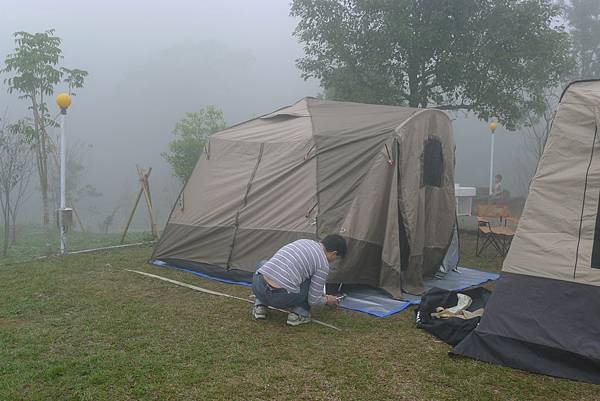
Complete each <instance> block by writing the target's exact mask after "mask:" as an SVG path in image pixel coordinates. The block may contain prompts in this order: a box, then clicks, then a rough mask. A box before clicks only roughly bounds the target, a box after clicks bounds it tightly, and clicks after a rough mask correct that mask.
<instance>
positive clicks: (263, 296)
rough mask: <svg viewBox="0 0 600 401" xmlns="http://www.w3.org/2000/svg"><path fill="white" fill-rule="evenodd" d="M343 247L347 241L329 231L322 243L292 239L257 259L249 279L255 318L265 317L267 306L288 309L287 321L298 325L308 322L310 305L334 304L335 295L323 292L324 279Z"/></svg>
mask: <svg viewBox="0 0 600 401" xmlns="http://www.w3.org/2000/svg"><path fill="white" fill-rule="evenodd" d="M346 250H347V247H346V240H345V239H344V238H342V237H341V236H339V235H336V234H332V235H328V236H326V237H325V238H324V239H323V240H322V241H321V242H317V241H313V240H310V239H300V240H297V241H294V242H292V243H290V244H287V245H285V246H284V247H282V248H281V249H279V250H278V251H277V252H276V253H275V255H273V257H272V258H271V259H269V260H267V261H266V262H265V261H261V262H259V263H258V265H257V266H256V267H257V269H256V273H255V274H254V278H253V280H252V291H254V295H255V296H256V301H255V303H254V309H253V312H254V317H255V318H256V319H265V318H266V317H267V307H268V306H272V307H275V308H281V309H289V310H291V312H290V314H289V315H288V319H287V324H289V325H291V326H297V325H299V324H303V323H308V322H310V307H311V306H322V305H332V306H333V305H337V304H338V300H337V298H336V297H334V296H332V295H326V294H325V282H326V281H327V276H328V275H329V264H330V263H333V262H334V261H335V260H336V258H337V257H338V256H340V257H344V255H346Z"/></svg>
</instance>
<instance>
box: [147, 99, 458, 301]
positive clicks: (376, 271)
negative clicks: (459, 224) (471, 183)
mask: <svg viewBox="0 0 600 401" xmlns="http://www.w3.org/2000/svg"><path fill="white" fill-rule="evenodd" d="M431 137H435V138H437V139H438V140H439V141H440V143H442V145H443V151H442V153H443V155H442V156H440V157H441V158H443V163H444V166H445V167H444V175H443V177H442V180H441V183H440V185H439V187H435V188H432V187H430V186H428V185H422V181H423V180H422V175H423V174H422V173H423V163H422V158H423V149H424V143H425V141H426V140H427V139H428V138H431ZM390 161H391V162H390ZM453 170H454V142H453V139H452V132H451V128H450V121H449V119H448V117H447V116H446V115H445V114H444V113H442V112H439V111H433V110H424V111H423V110H418V109H410V108H402V107H392V106H379V105H364V104H358V103H347V102H332V101H323V100H318V99H303V100H301V101H299V102H297V103H296V104H294V105H292V106H289V107H285V108H282V109H279V110H277V111H275V112H273V113H270V114H268V115H265V116H262V117H259V118H256V119H253V120H250V121H247V122H244V123H241V124H238V125H235V126H233V127H230V128H228V129H226V130H225V131H223V132H220V133H217V134H215V135H213V136H211V138H210V143H209V146H208V149H207V152H206V153H205V154H203V155H201V157H200V159H199V161H198V164H197V165H196V168H195V169H194V172H193V173H192V176H191V177H190V179H189V180H188V182H187V184H186V186H185V188H184V190H183V191H182V194H181V196H180V198H179V200H178V202H177V205H176V206H175V207H174V209H173V211H172V214H171V216H170V218H169V221H168V223H167V226H166V228H165V231H164V233H163V236H162V237H161V239H160V241H159V243H158V244H157V246H156V248H155V252H154V255H153V258H155V259H162V260H171V261H178V262H177V263H179V264H185V265H186V266H199V267H198V268H199V269H201V268H202V267H201V266H208V265H211V266H220V267H221V268H222V269H223V270H224V271H227V272H229V271H232V270H236V271H241V272H244V271H246V272H252V271H253V270H254V266H255V264H256V262H257V261H258V260H260V259H265V258H269V257H270V256H272V254H273V253H274V252H275V251H276V250H277V249H278V248H280V247H281V246H282V245H284V244H286V243H288V242H291V241H293V240H295V239H298V238H323V237H324V236H326V235H327V234H331V233H339V234H341V235H343V236H344V237H345V238H346V239H347V241H348V246H349V254H348V256H347V257H346V258H344V260H343V261H341V262H340V263H337V264H335V265H334V266H332V271H331V274H330V282H343V283H348V284H369V285H373V286H378V287H381V288H383V289H385V290H387V291H388V292H390V294H392V295H394V296H396V297H400V296H401V295H402V287H403V286H404V285H405V284H407V283H408V285H409V286H411V288H419V286H420V285H421V282H419V280H421V279H422V278H423V277H428V276H430V275H431V274H433V272H434V270H437V268H438V267H439V265H440V263H441V260H442V259H443V256H444V253H445V250H446V248H447V247H448V245H449V243H450V239H451V232H452V225H453V223H454V220H453V219H454V204H455V202H454V192H453V191H454V186H453ZM399 188H402V191H401V192H399ZM444 213H447V214H448V216H444V215H443V214H444ZM426 236H431V238H425V237H426ZM409 241H410V242H409ZM409 252H410V255H413V254H414V257H410V255H409ZM401 253H402V255H401ZM404 262H407V263H410V264H404ZM434 265H435V266H434ZM211 269H212V267H211ZM405 269H407V270H405ZM420 269H424V273H421V272H418V270H420ZM403 275H405V277H403Z"/></svg>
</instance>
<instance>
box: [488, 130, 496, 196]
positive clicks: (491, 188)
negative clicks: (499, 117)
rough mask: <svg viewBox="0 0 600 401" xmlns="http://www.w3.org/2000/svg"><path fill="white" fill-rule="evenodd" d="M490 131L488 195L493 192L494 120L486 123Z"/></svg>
mask: <svg viewBox="0 0 600 401" xmlns="http://www.w3.org/2000/svg"><path fill="white" fill-rule="evenodd" d="M488 127H489V129H490V131H491V132H492V148H491V151H490V196H491V195H492V192H493V188H494V187H493V185H494V137H495V136H496V135H494V131H496V127H497V124H496V123H495V122H493V121H492V122H491V123H489V125H488Z"/></svg>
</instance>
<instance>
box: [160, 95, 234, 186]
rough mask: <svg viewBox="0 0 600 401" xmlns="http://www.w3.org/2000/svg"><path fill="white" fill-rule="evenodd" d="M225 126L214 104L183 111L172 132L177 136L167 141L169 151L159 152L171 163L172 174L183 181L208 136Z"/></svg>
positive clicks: (220, 111)
mask: <svg viewBox="0 0 600 401" xmlns="http://www.w3.org/2000/svg"><path fill="white" fill-rule="evenodd" d="M225 127H226V123H225V119H224V117H223V111H222V110H221V109H219V108H217V107H215V106H208V107H205V108H202V109H200V111H198V112H196V113H185V117H184V118H183V119H181V120H180V121H179V122H177V124H175V128H174V129H173V134H174V135H175V136H176V137H177V138H176V139H173V140H172V141H171V142H169V152H164V153H161V156H162V157H163V158H164V159H165V160H166V161H167V163H169V164H170V165H171V169H172V170H173V175H174V176H175V177H177V178H179V179H180V180H181V182H182V183H185V181H186V180H187V179H188V177H189V176H190V175H191V174H192V170H193V169H194V166H195V165H196V162H197V161H198V157H200V154H201V153H202V151H203V149H204V146H205V145H206V141H207V139H208V136H209V135H210V134H214V133H215V132H219V131H222V130H224V129H225Z"/></svg>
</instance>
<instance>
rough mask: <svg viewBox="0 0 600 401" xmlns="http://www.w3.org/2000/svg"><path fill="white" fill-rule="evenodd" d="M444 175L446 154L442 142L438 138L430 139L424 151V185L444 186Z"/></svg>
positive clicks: (426, 142)
mask: <svg viewBox="0 0 600 401" xmlns="http://www.w3.org/2000/svg"><path fill="white" fill-rule="evenodd" d="M443 175H444V154H443V151H442V142H441V141H440V140H439V139H438V138H436V137H429V138H428V139H427V140H426V141H425V146H424V149H423V171H422V174H421V177H423V179H422V185H423V186H425V185H428V186H433V187H441V186H442V176H443Z"/></svg>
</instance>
